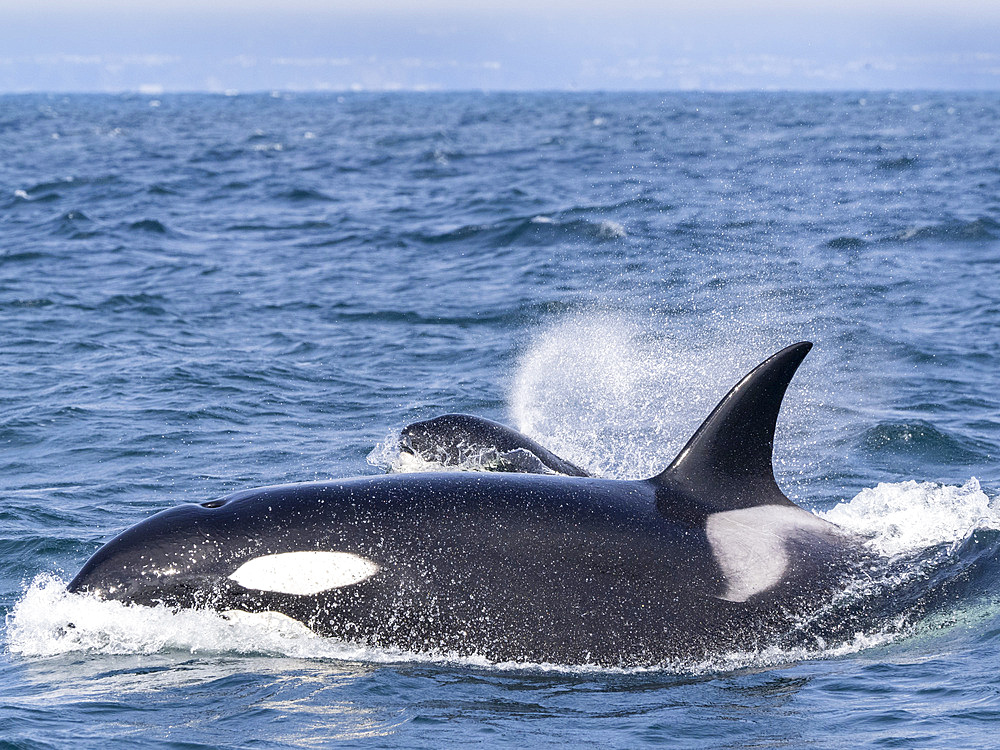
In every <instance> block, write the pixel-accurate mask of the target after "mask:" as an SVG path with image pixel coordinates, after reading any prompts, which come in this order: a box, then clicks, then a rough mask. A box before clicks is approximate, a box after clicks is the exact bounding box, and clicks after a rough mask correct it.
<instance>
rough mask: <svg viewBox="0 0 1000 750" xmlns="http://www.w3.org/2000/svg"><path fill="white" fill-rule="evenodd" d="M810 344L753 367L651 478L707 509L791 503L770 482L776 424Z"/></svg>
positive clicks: (772, 477)
mask: <svg viewBox="0 0 1000 750" xmlns="http://www.w3.org/2000/svg"><path fill="white" fill-rule="evenodd" d="M811 348H812V344H811V343H809V342H808V341H803V342H801V343H798V344H793V345H792V346H789V347H786V348H785V349H782V350H781V351H780V352H778V353H777V354H773V355H771V356H770V357H769V358H768V359H766V360H764V361H763V362H762V363H761V364H759V365H757V366H756V367H755V368H754V369H753V370H751V371H750V373H749V374H748V375H747V376H746V377H744V378H743V380H741V381H740V382H739V383H737V384H736V386H735V387H734V388H733V389H732V390H731V391H730V392H729V393H728V394H726V397H725V398H723V399H722V401H720V402H719V405H718V406H716V407H715V409H714V410H713V411H712V413H711V414H709V416H708V419H706V420H705V421H704V422H703V423H702V425H701V427H699V428H698V430H697V431H696V432H695V433H694V435H693V436H692V437H691V439H690V440H688V442H687V445H685V446H684V448H683V450H681V452H680V453H679V454H677V458H675V459H674V460H673V463H671V464H670V466H668V467H667V468H666V470H665V471H663V473H661V474H658V475H657V476H655V477H653V478H652V479H650V480H649V481H650V482H652V483H653V484H655V485H656V486H657V488H658V490H659V489H661V488H662V489H663V490H664V491H665V494H668V495H670V496H677V497H678V499H679V500H680V499H681V498H684V500H683V501H682V502H685V504H687V503H691V502H695V503H697V505H698V506H700V507H702V508H703V509H704V511H705V512H706V513H711V512H719V511H726V510H735V509H737V508H751V507H754V506H756V505H765V504H782V505H792V504H793V503H792V502H791V500H789V499H788V498H787V497H785V495H784V494H783V493H782V492H781V490H780V489H778V485H777V484H776V483H775V481H774V469H773V468H772V466H771V455H772V451H773V448H774V428H775V424H776V422H777V420H778V411H779V410H780V409H781V400H782V398H783V397H784V395H785V389H786V388H787V387H788V384H789V382H791V379H792V376H793V375H794V374H795V371H796V370H797V369H798V367H799V364H801V362H802V360H803V359H804V358H805V356H806V354H807V353H808V352H809V350H810V349H811ZM658 495H659V493H658Z"/></svg>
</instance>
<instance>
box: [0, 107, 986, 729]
mask: <svg viewBox="0 0 1000 750" xmlns="http://www.w3.org/2000/svg"><path fill="white" fill-rule="evenodd" d="M998 120H1000V100H998V99H997V97H995V96H993V95H963V96H955V95H943V94H942V95H934V94H921V95H917V94H907V95H899V96H889V95H881V94H880V95H864V96H862V95H857V96H855V95H829V96H827V95H824V96H812V95H768V96H764V95H726V96H695V95H670V96H631V95H630V96H625V95H622V96H617V95H563V96H556V95H531V96H513V95H503V96H498V95H490V96H486V95H440V96H439V95H428V96H414V95H396V96H391V95H390V96H368V95H357V96H346V97H339V98H338V97H336V96H330V97H311V96H307V97H291V98H289V97H267V96H261V97H201V96H191V97H182V96H177V97H173V96H171V97H161V98H159V99H157V100H152V99H150V98H148V97H73V98H61V97H5V98H0V134H2V136H3V137H2V139H0V157H2V158H0V191H2V192H0V209H2V213H0V315H2V318H0V320H2V321H3V325H2V326H0V352H2V357H0V374H2V378H0V403H2V405H3V408H2V409H0V446H2V448H0V493H2V497H3V504H2V506H0V603H2V606H3V609H4V612H5V615H6V618H5V625H4V630H3V640H4V653H3V655H2V657H0V747H6V746H10V747H36V746H63V745H66V744H68V743H72V744H73V746H79V747H90V746H101V747H107V746H115V745H120V746H122V747H135V746H137V745H143V746H157V747H159V746H164V747H174V746H177V747H181V746H184V747H197V746H211V747H220V746H221V747H249V746H255V747H268V748H270V747H303V746H307V747H311V746H327V745H333V744H338V745H340V744H344V743H347V744H352V743H353V744H357V745H365V746H370V745H372V744H375V745H377V746H394V747H439V746H440V745H441V744H442V743H449V742H454V743H472V742H477V743H486V744H492V743H504V744H519V745H528V744H531V745H545V744H578V743H582V742H591V743H597V744H599V745H603V746H616V747H634V746H639V745H657V744H664V745H669V746H690V747H704V746H716V747H745V746H776V745H785V746H792V747H801V746H817V747H846V746H850V747H863V746H884V745H889V746H901V747H986V746H990V745H991V743H992V741H993V729H992V726H993V722H995V721H996V719H997V718H1000V697H998V694H997V690H998V678H997V677H996V675H997V674H998V673H1000V659H998V658H997V657H996V655H995V652H996V651H997V646H998V644H1000V498H998V494H1000V493H998V487H1000V482H998V477H1000V472H998V469H997V466H998V462H997V456H998V453H1000V420H998V417H997V414H998V408H997V405H998V396H997V394H998V393H1000V374H998V373H1000V368H998V363H1000V337H998V336H997V334H996V330H997V324H998V323H1000V292H998V288H997V284H996V279H997V278H1000V274H998V271H1000V146H998V145H997V141H996V138H995V132H996V129H997V126H998ZM800 339H809V340H812V341H814V342H815V343H816V348H815V349H814V350H813V352H812V353H811V354H810V355H809V357H808V358H807V359H806V361H805V363H804V365H803V367H802V370H801V372H800V373H799V374H798V375H797V376H796V379H795V381H794V382H793V384H792V387H791V389H790V391H789V395H788V398H787V400H786V405H785V408H784V410H783V413H782V419H781V422H780V423H779V434H778V437H777V445H776V474H777V476H778V480H779V483H780V484H781V485H782V487H783V488H785V490H786V492H787V494H789V496H791V497H793V499H795V500H796V501H797V502H799V503H800V504H801V505H803V506H804V507H806V508H807V509H809V510H811V511H813V512H815V513H817V514H819V515H821V516H823V517H825V518H826V519H828V520H830V521H832V522H834V523H837V524H839V525H841V526H843V527H845V528H846V529H848V530H850V531H852V532H854V533H856V534H859V535H860V536H862V537H863V538H864V539H865V540H866V541H865V543H866V544H867V545H868V546H869V547H870V549H871V550H872V551H873V553H874V554H875V555H876V556H877V557H878V559H879V560H880V561H881V563H880V565H879V566H877V567H876V568H875V569H873V570H870V571H868V572H867V574H866V575H865V576H859V577H858V578H857V579H856V580H853V581H851V582H850V583H849V585H848V586H847V587H846V588H845V590H844V591H843V592H841V593H840V594H839V595H838V596H837V597H835V598H834V600H833V601H829V602H817V609H816V612H815V613H813V617H814V618H815V620H814V622H812V623H809V622H806V623H803V628H809V627H810V626H812V625H815V624H816V623H819V624H823V623H825V622H827V621H832V620H834V619H837V618H841V619H843V617H844V616H845V615H844V613H848V612H855V611H856V610H861V611H863V612H865V613H867V616H864V617H857V618H855V619H848V620H847V622H846V625H845V626H844V627H841V628H839V630H838V634H837V636H836V637H831V638H830V639H824V638H822V637H811V638H810V639H809V640H808V642H807V643H805V644H804V645H803V643H796V644H795V645H794V646H783V645H782V644H765V645H760V646H755V645H753V644H748V648H747V649H746V650H745V651H742V652H740V653H724V654H712V655H708V656H706V658H705V659H704V660H698V661H696V662H691V663H684V664H678V663H663V664H660V665H653V666H649V667H643V668H638V669H637V668H621V669H615V668H597V667H584V668H581V667H575V668H574V667H567V666H565V665H559V664H492V663H489V662H488V661H486V660H485V659H481V658H477V657H475V656H472V657H469V656H462V657H459V656H456V655H453V654H447V653H435V652H431V653H425V652H421V653H402V652H388V651H374V650H371V649H365V648H361V647H358V646H356V645H354V644H350V643H340V642H335V641H331V640H329V639H323V638H318V637H316V636H315V635H313V634H312V633H311V632H310V631H308V630H307V629H305V628H304V627H303V626H301V625H299V624H297V623H295V622H293V621H289V620H287V619H284V618H280V617H275V616H270V617H269V616H248V615H245V614H240V613H220V612H210V611H185V612H172V611H169V610H167V609H164V608H153V609H150V608H140V607H127V606H123V605H121V604H117V603H107V602H99V601H96V600H94V599H90V598H88V597H82V596H73V595H69V594H67V593H65V590H64V586H65V582H66V581H67V580H68V579H69V578H70V577H72V575H73V574H74V573H75V571H76V570H77V569H78V568H79V566H80V565H81V564H82V563H83V562H84V561H85V560H86V559H87V557H88V556H89V555H90V554H91V553H92V552H93V551H94V550H96V549H97V547H98V546H100V544H101V543H102V542H103V541H105V540H107V539H108V538H110V536H112V535H113V534H114V533H115V532H117V531H119V530H121V529H123V528H125V527H127V526H129V525H131V524H133V523H135V522H137V521H139V520H141V519H142V518H145V517H146V516H148V515H150V514H151V513H153V512H155V511H156V510H159V509H162V508H165V507H169V506H171V505H173V504H176V503H179V502H185V501H201V500H204V499H208V498H211V497H216V496H218V495H220V494H224V493H226V492H229V491H232V490H236V489H241V488H246V487H251V486H255V485H263V484H275V483H279V482H284V481H299V480H308V479H316V478H327V477H338V476H348V475H354V474H371V473H378V472H381V471H385V470H392V471H410V470H421V469H428V468H437V467H428V466H420V465H417V464H415V463H414V462H412V461H409V462H407V461H408V459H407V458H406V457H401V456H399V455H398V452H397V451H396V450H395V448H394V441H393V436H394V435H395V433H396V431H398V429H399V428H400V427H402V426H403V425H404V424H406V423H408V422H410V421H414V420H417V419H422V418H427V417H431V416H434V415H436V414H439V413H444V412H453V411H466V412H471V413H476V414H481V415H483V416H486V417H490V418H493V419H497V420H500V421H503V422H506V423H508V424H511V425H513V426H516V427H518V428H519V429H521V430H523V431H525V432H526V433H528V434H529V435H531V436H532V437H534V438H536V439H537V440H539V441H540V442H541V443H543V444H544V445H546V446H547V447H549V448H551V449H552V450H554V451H555V452H557V453H559V454H560V455H563V456H565V457H566V458H568V459H570V460H571V461H573V462H574V463H577V464H578V465H580V466H584V467H586V468H587V469H588V470H590V471H591V472H593V473H595V474H598V475H601V476H607V477H613V478H634V477H644V476H649V475H651V474H653V473H656V472H657V471H659V470H661V469H662V468H663V467H664V466H665V465H666V463H667V462H668V461H669V460H670V458H672V457H673V455H674V454H675V453H676V452H677V450H679V449H680V447H681V446H682V445H683V443H684V441H685V440H686V439H687V438H688V437H689V436H690V434H691V432H692V431H693V430H694V429H695V428H696V427H697V425H698V424H699V422H700V421H701V419H703V418H704V416H705V415H706V414H707V413H708V411H709V410H710V409H711V407H712V406H713V405H714V404H715V402H716V401H717V400H718V398H720V397H721V396H722V395H723V394H724V393H725V392H726V390H727V389H728V388H729V387H730V386H731V385H732V384H733V383H734V382H735V381H736V380H737V379H738V378H739V377H740V376H741V375H742V374H743V373H744V372H746V371H747V370H748V369H749V368H750V367H752V366H753V365H755V364H756V363H757V362H758V361H760V360H761V359H763V358H764V357H765V356H767V355H768V354H770V353H771V352H772V351H774V350H776V349H778V348H780V347H781V346H784V345H786V344H788V343H791V342H794V341H797V340H800ZM463 468H466V469H469V468H476V467H468V466H467V467H463ZM876 605H877V606H876ZM876 610H877V613H876ZM824 618H826V619H824ZM841 624H843V623H841ZM809 632H810V633H812V632H813V630H809ZM817 632H824V629H823V628H819V630H818V631H817ZM3 743H7V744H6V745H5V744H3Z"/></svg>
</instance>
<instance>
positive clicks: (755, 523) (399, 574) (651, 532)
mask: <svg viewBox="0 0 1000 750" xmlns="http://www.w3.org/2000/svg"><path fill="white" fill-rule="evenodd" d="M810 347H811V344H809V343H808V342H802V343H799V344H796V345H793V346H790V347H787V348H786V349H783V350H782V351H780V352H778V353H776V354H774V355H773V356H771V357H770V358H768V359H767V360H765V361H764V362H763V363H761V364H760V365H758V366H757V367H756V368H754V370H752V371H751V372H750V373H749V374H748V375H747V376H746V377H744V378H743V379H742V380H741V381H740V382H739V383H738V384H737V385H736V386H735V387H734V388H733V389H732V390H731V391H730V392H729V393H728V395H726V396H725V397H724V398H723V399H722V401H721V402H720V403H719V404H718V406H716V407H715V409H714V410H713V411H712V413H711V414H710V415H709V417H708V418H707V419H706V420H705V422H704V423H703V424H702V425H701V427H699V429H698V430H697V431H696V432H695V434H694V435H693V436H692V437H691V439H690V440H689V441H688V443H687V444H686V445H685V447H684V448H683V449H682V450H681V452H680V453H679V454H678V455H677V457H676V458H675V459H674V461H673V462H672V463H671V464H670V465H669V466H668V467H667V468H666V469H665V470H664V471H663V472H661V473H660V474H658V475H657V476H655V477H652V478H650V479H646V480H634V481H619V480H608V479H598V478H593V477H571V476H561V475H538V474H518V473H486V472H457V473H456V472H449V473H420V474H411V475H405V474H395V475H387V476H376V477H361V478H354V479H343V480H336V481H327V482H311V483H304V484H290V485H282V486H275V487H264V488H259V489H252V490H248V491H244V492H237V493H235V494H232V495H229V496H227V497H225V498H221V499H218V500H214V501H210V502H207V503H203V504H200V505H198V504H186V505H181V506H179V507H174V508H170V509H168V510H164V511H162V512H160V513H158V514H156V515H154V516H152V517H151V518H149V519H147V520H145V521H143V522H141V523H139V524H137V525H136V526H134V527H132V528H130V529H128V530H126V531H124V532H123V533H121V534H120V535H119V536H117V537H115V538H114V539H113V540H111V541H110V542H108V543H107V544H106V545H105V546H104V547H102V548H101V549H99V550H98V551H97V552H96V553H95V554H94V555H93V557H91V559H90V560H89V561H88V562H87V563H86V564H85V565H84V566H83V568H82V569H81V571H80V572H79V574H78V575H77V576H76V577H75V578H74V579H73V580H72V582H71V583H70V584H69V587H68V588H69V590H70V591H71V592H78V593H84V592H90V593H92V594H94V595H97V596H100V597H104V598H108V599H116V600H121V601H126V602H134V603H138V604H149V605H152V604H165V605H168V606H171V607H212V608H216V609H220V610H244V611H248V612H278V613H281V614H283V615H286V616H288V617H291V618H294V619H296V620H298V621H300V622H302V623H304V624H305V625H307V626H308V627H310V628H311V629H312V630H314V631H315V632H317V633H319V634H321V635H326V636H331V637H335V638H339V639H344V640H347V641H351V642H357V643H361V644H364V645H369V646H373V647H380V648H386V647H389V648H401V649H405V650H411V651H412V650H415V651H437V652H447V653H454V654H477V655H480V656H483V657H485V658H487V659H490V660H492V661H526V662H557V663H563V664H592V663H596V664H605V665H614V666H627V665H643V664H660V663H663V662H664V661H667V660H673V659H682V660H690V659H699V658H703V657H705V656H706V655H710V654H713V653H719V652H724V651H733V650H747V649H751V648H757V647H759V646H761V645H764V644H768V643H775V642H780V641H782V639H785V638H788V637H790V634H794V633H795V632H796V631H797V629H798V628H799V625H800V623H801V622H802V619H803V618H804V617H808V616H809V614H810V613H811V612H813V611H815V610H816V608H817V607H819V606H821V603H822V602H823V601H824V600H825V599H826V598H829V597H830V596H831V595H832V593H833V592H834V591H836V590H837V589H838V587H839V585H840V583H841V581H842V580H843V578H844V576H845V575H847V574H848V573H849V571H850V570H852V568H853V566H854V565H856V564H857V560H858V558H859V555H860V544H859V543H858V541H857V540H856V539H855V538H853V537H852V536H850V535H849V534H847V533H845V532H843V531H841V530H840V529H838V528H837V527H836V526H834V525H832V524H830V523H828V522H826V521H824V520H822V519H820V518H818V517H817V516H815V515H813V514H811V513H808V512H806V511H804V510H802V509H801V508H799V507H797V506H796V505H795V504H794V503H792V502H791V501H790V500H789V499H788V498H787V497H785V495H784V494H783V493H782V492H781V490H780V489H779V488H778V486H777V484H776V483H775V480H774V475H773V470H772V465H771V458H772V450H773V439H774V429H775V423H776V420H777V417H778V412H779V409H780V405H781V401H782V398H783V396H784V393H785V390H786V388H787V386H788V384H789V382H790V381H791V378H792V376H793V374H794V373H795V371H796V369H797V368H798V366H799V364H800V363H801V361H802V359H803V358H804V357H805V355H806V353H807V352H808V351H809V348H810Z"/></svg>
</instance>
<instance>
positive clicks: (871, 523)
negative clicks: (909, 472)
mask: <svg viewBox="0 0 1000 750" xmlns="http://www.w3.org/2000/svg"><path fill="white" fill-rule="evenodd" d="M818 515H819V516H821V517H822V518H825V519H826V520H827V521H830V522H831V523H834V524H837V525H838V526H840V527H841V528H843V529H845V530H847V531H851V532H853V533H855V534H859V535H861V536H864V537H867V538H868V544H869V546H871V548H872V549H873V550H875V551H876V552H878V553H879V554H881V555H885V556H887V557H892V556H895V555H900V554H907V553H912V552H918V551H920V550H922V549H926V548H929V547H934V546H936V545H939V544H942V543H959V542H962V541H964V540H965V539H968V537H969V536H971V535H972V533H973V532H974V531H976V530H977V529H998V530H1000V500H998V499H997V498H994V499H992V500H991V499H990V498H989V497H988V496H987V495H986V493H985V492H983V490H982V488H981V487H980V486H979V481H978V480H977V479H976V478H975V477H973V478H971V479H970V480H969V481H967V482H966V483H965V484H963V485H962V486H960V487H956V486H948V485H940V484H936V483H934V482H916V481H907V482H899V483H896V484H888V483H882V484H879V485H877V486H876V487H874V488H872V489H864V490H862V491H861V492H859V493H858V494H857V495H856V496H855V497H854V498H853V499H852V500H851V501H850V502H847V503H839V504H838V505H837V506H836V507H834V508H832V509H831V510H829V511H827V512H825V513H818Z"/></svg>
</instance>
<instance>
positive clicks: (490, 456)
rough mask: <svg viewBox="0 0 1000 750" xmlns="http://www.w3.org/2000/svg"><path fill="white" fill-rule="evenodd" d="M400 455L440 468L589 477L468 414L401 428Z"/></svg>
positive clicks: (506, 429)
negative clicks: (471, 466) (479, 467)
mask: <svg viewBox="0 0 1000 750" xmlns="http://www.w3.org/2000/svg"><path fill="white" fill-rule="evenodd" d="M399 448H400V450H401V451H404V452H407V453H412V454H413V455H415V456H419V457H420V458H422V459H424V460H425V461H429V462H431V463H436V464H439V465H441V466H463V465H468V464H478V465H482V466H484V467H485V468H489V469H492V470H493V471H507V472H517V473H528V474H551V473H556V474H565V475H566V476H570V477H586V476H590V475H589V474H588V473H587V472H586V471H584V470H583V469H581V468H580V467H579V466H576V465H574V464H572V463H571V462H569V461H567V460H566V459H564V458H560V457H559V456H557V455H556V454H555V453H553V452H552V451H550V450H548V449H547V448H544V447H542V446H541V445H540V444H539V443H537V442H536V441H534V440H532V439H531V438H529V437H528V436H527V435H523V434H521V433H520V432H518V431H517V430H512V429H511V428H510V427H507V426H506V425H502V424H500V423H499V422H494V421H492V420H489V419H484V418H483V417H476V416H473V415H471V414H443V415H441V416H440V417H435V418H434V419H428V420H425V421H423V422H415V423H413V424H411V425H408V426H406V427H404V428H403V430H402V432H401V433H400V436H399Z"/></svg>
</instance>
